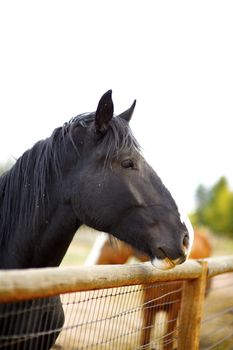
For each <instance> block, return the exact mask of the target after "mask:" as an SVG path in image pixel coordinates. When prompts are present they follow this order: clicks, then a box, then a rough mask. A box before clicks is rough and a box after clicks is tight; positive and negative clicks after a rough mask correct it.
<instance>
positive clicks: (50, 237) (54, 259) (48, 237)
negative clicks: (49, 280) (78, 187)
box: [0, 182, 80, 268]
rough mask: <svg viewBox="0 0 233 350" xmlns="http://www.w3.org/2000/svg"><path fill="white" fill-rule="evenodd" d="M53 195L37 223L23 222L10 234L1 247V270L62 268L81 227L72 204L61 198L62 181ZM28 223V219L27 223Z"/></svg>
mask: <svg viewBox="0 0 233 350" xmlns="http://www.w3.org/2000/svg"><path fill="white" fill-rule="evenodd" d="M52 192H53V193H56V195H53V194H51V190H49V191H48V197H51V198H50V199H49V200H48V203H47V204H46V207H45V210H44V213H42V214H41V215H39V216H38V218H37V220H36V221H35V222H34V223H33V220H31V218H30V221H29V222H27V223H26V222H25V223H24V222H21V223H20V224H18V225H17V221H15V225H14V227H12V230H11V232H10V236H9V237H8V239H7V240H6V242H5V244H4V246H2V247H0V248H1V249H0V267H1V268H30V267H47V266H58V265H60V263H61V261H62V259H63V257H64V255H65V253H66V251H67V249H68V247H69V244H70V243H71V241H72V238H73V236H74V234H75V232H76V230H77V229H78V228H79V226H80V223H79V221H78V220H77V218H76V216H75V214H74V212H73V210H72V208H71V205H69V204H67V203H65V202H64V198H62V197H61V192H62V191H61V186H60V184H59V182H58V183H57V184H56V185H54V186H53V190H52ZM27 221H28V220H27Z"/></svg>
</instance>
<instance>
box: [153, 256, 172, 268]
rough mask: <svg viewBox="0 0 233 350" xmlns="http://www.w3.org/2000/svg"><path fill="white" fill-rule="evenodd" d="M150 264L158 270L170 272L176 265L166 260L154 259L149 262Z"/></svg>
mask: <svg viewBox="0 0 233 350" xmlns="http://www.w3.org/2000/svg"><path fill="white" fill-rule="evenodd" d="M151 264H152V265H153V266H154V267H155V268H156V269H158V270H171V269H173V268H174V267H175V266H176V264H174V263H173V261H171V260H170V259H168V258H165V259H158V258H154V259H152V260H151Z"/></svg>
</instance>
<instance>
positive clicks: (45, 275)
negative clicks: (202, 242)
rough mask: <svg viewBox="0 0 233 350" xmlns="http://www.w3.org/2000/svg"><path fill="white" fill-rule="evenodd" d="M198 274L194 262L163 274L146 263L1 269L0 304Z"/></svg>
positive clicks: (182, 277)
mask: <svg viewBox="0 0 233 350" xmlns="http://www.w3.org/2000/svg"><path fill="white" fill-rule="evenodd" d="M200 273H201V267H200V264H199V263H198V262H196V261H194V260H189V261H187V262H186V263H184V264H183V265H180V266H177V267H175V268H174V269H172V270H167V271H160V270H157V269H155V268H154V267H153V266H152V265H151V264H150V263H144V264H133V265H114V266H112V265H99V266H86V267H84V266H83V267H82V266H77V267H60V268H44V269H27V270H11V271H6V270H1V271H0V302H8V301H17V300H26V299H30V298H39V297H42V296H52V295H57V294H63V293H69V292H77V291H84V290H95V289H102V288H111V287H120V286H129V285H135V284H146V283H153V282H157V281H167V280H169V281H170V280H183V279H190V278H192V279H193V278H197V277H199V276H200Z"/></svg>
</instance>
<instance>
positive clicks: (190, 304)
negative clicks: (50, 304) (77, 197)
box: [0, 256, 233, 350]
mask: <svg viewBox="0 0 233 350" xmlns="http://www.w3.org/2000/svg"><path fill="white" fill-rule="evenodd" d="M227 272H233V256H225V257H219V258H208V259H203V260H199V261H196V260H188V261H187V262H186V263H184V264H183V265H180V266H177V267H176V268H174V269H172V270H168V271H159V270H157V269H155V268H154V267H152V266H151V264H150V263H144V264H134V265H114V266H112V265H111V266H110V265H109V266H108V265H102V266H101V265H99V266H91V267H78V266H77V267H60V268H43V269H28V270H0V303H7V302H13V301H20V300H28V299H32V298H40V297H46V296H53V295H58V294H65V293H71V292H79V291H90V290H97V289H105V288H114V287H122V286H132V285H141V284H150V283H155V282H165V281H179V280H181V281H185V282H184V289H183V296H182V303H181V310H180V323H181V324H182V332H180V333H179V335H178V349H180V350H183V349H189V350H197V349H198V347H199V333H200V324H201V318H202V311H203V304H204V298H205V287H206V282H207V278H209V277H214V276H216V275H219V274H223V273H227Z"/></svg>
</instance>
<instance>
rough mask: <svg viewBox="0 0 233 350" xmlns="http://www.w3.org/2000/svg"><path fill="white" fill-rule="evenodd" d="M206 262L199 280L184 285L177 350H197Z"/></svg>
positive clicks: (203, 263)
mask: <svg viewBox="0 0 233 350" xmlns="http://www.w3.org/2000/svg"><path fill="white" fill-rule="evenodd" d="M207 267H208V265H207V262H206V261H203V262H202V273H201V275H200V277H199V278H195V279H192V280H187V281H185V283H184V290H183V295H182V303H181V309H180V317H179V323H180V325H181V327H179V336H178V350H184V349H189V350H198V349H199V339H200V325H201V319H202V312H203V305H204V299H205V290H206V280H207Z"/></svg>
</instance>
